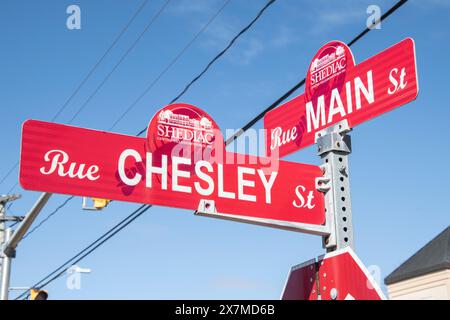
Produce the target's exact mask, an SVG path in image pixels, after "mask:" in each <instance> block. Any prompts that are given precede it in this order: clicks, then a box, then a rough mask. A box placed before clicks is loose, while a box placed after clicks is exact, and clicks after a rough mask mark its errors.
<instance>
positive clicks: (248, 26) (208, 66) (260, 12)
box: [136, 0, 276, 136]
mask: <svg viewBox="0 0 450 320" xmlns="http://www.w3.org/2000/svg"><path fill="white" fill-rule="evenodd" d="M275 1H276V0H269V1H268V2H267V3H266V4H265V5H264V7H262V9H261V10H259V12H258V14H257V15H256V16H255V18H254V19H253V20H252V21H250V23H249V24H248V25H246V26H245V27H244V28H243V29H242V30H241V31H239V32H238V33H237V34H236V35H235V36H234V37H233V39H231V40H230V42H229V43H228V45H227V46H226V47H225V49H223V50H222V51H220V52H219V53H218V54H217V55H216V56H215V57H214V58H213V59H212V60H211V61H210V62H208V63H207V64H206V66H205V67H204V68H203V70H202V71H201V72H200V73H199V74H198V75H196V76H195V77H194V78H193V79H192V80H191V81H190V82H189V83H188V84H187V85H186V87H185V88H184V89H183V90H182V91H181V92H180V93H179V94H178V95H177V96H176V97H175V98H173V99H172V100H171V101H170V102H169V104H171V103H174V102H175V101H177V100H178V99H180V98H181V97H182V96H183V95H184V94H185V93H186V92H187V91H188V90H189V88H190V87H191V86H192V85H193V84H194V83H195V82H197V81H198V80H199V79H200V78H201V77H202V76H203V75H204V74H205V73H206V72H207V71H208V70H209V68H210V67H211V66H212V65H213V64H214V63H215V62H216V61H217V60H218V59H219V58H220V57H222V56H223V55H224V54H225V53H226V52H227V51H228V50H229V49H230V48H231V47H232V46H233V44H234V43H235V42H236V40H237V39H239V38H240V37H241V36H242V35H243V34H245V33H246V32H247V31H248V30H249V29H250V28H251V27H252V26H253V25H254V24H255V22H256V21H258V19H259V18H261V16H262V14H263V13H264V11H266V10H267V8H269V7H270V6H271V5H272V4H273V3H274V2H275ZM146 130H147V127H145V128H144V129H142V130H141V131H139V132H138V133H137V134H136V136H140V135H141V134H143V133H144V132H145V131H146Z"/></svg>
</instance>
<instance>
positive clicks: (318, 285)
mask: <svg viewBox="0 0 450 320" xmlns="http://www.w3.org/2000/svg"><path fill="white" fill-rule="evenodd" d="M282 299H284V300H316V299H321V300H384V299H386V298H385V296H384V294H383V292H382V291H381V289H380V287H379V286H378V284H377V283H376V281H375V280H374V279H373V277H372V276H371V275H370V273H369V271H368V270H367V269H366V267H365V266H364V264H363V263H362V262H361V260H359V258H358V257H357V256H356V254H355V252H354V251H353V250H352V249H351V248H350V247H347V248H344V249H341V250H337V251H334V252H331V253H328V254H326V255H324V256H323V257H319V259H318V261H317V262H315V260H314V259H313V260H310V261H307V262H306V263H304V264H301V265H299V266H296V267H293V268H292V269H291V271H290V273H289V276H288V280H287V282H286V285H285V288H284V290H283V294H282Z"/></svg>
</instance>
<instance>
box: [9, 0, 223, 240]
mask: <svg viewBox="0 0 450 320" xmlns="http://www.w3.org/2000/svg"><path fill="white" fill-rule="evenodd" d="M230 1H231V0H226V1H225V2H224V4H223V5H222V6H221V7H220V8H219V10H218V11H217V12H215V14H213V15H212V16H211V18H210V19H209V20H208V21H207V23H206V24H205V25H204V26H203V27H202V28H201V29H200V31H199V32H198V33H197V34H196V35H195V36H194V37H193V38H192V39H191V41H190V42H189V43H188V44H187V45H186V46H185V47H184V48H183V49H182V50H181V51H180V52H179V53H178V54H177V56H176V57H175V58H174V59H173V60H172V61H171V62H170V63H169V64H168V65H167V66H166V68H164V70H163V71H162V72H161V73H160V75H159V76H158V77H157V78H156V79H155V80H154V81H153V82H152V84H151V85H150V86H149V87H148V88H147V89H146V92H148V90H150V89H151V87H152V86H153V85H154V84H156V82H157V81H158V80H159V79H160V78H161V77H162V76H163V75H164V73H166V72H167V71H168V70H169V69H170V67H172V66H173V65H174V64H175V62H176V61H177V60H178V59H179V58H180V57H181V56H182V55H183V54H184V53H185V52H186V50H187V49H188V48H189V47H190V46H191V45H192V44H193V43H194V42H195V40H196V39H197V38H198V37H199V36H200V34H202V33H203V32H204V31H205V30H206V29H207V28H208V26H209V25H210V24H211V23H212V22H213V21H214V20H215V19H216V18H217V16H218V15H219V14H220V13H221V12H222V11H223V9H225V7H226V6H227V5H228V4H229V2H230ZM166 4H167V2H166ZM163 8H164V7H163ZM163 8H162V9H163ZM162 9H161V10H160V12H162ZM147 29H148V28H147ZM142 35H143V34H142ZM110 74H111V73H110ZM141 97H142V96H141ZM136 103H137V101H136ZM128 111H129V110H126V111H125V112H124V113H123V114H122V115H121V116H120V117H119V118H118V119H117V120H116V122H114V124H113V126H112V127H111V128H113V127H114V126H115V125H116V124H117V123H118V122H119V121H120V120H121V119H122V118H123V117H124V115H125V114H126V113H127V112H128ZM109 130H111V129H109ZM16 185H17V184H16ZM73 198H74V197H73V196H72V197H69V198H67V200H66V201H65V202H64V203H63V204H61V205H60V206H59V207H57V208H56V209H55V210H54V211H53V212H52V213H50V214H49V215H48V216H47V217H46V218H45V219H44V220H42V221H41V222H40V223H39V225H37V226H36V227H35V228H34V229H33V230H31V231H30V232H28V233H27V234H26V235H25V236H24V237H23V239H25V238H26V237H27V236H28V235H29V234H31V233H32V232H34V231H36V229H38V228H39V227H41V226H42V224H43V223H45V222H46V221H47V220H48V219H50V218H51V217H52V216H54V215H55V214H56V213H57V212H58V211H59V210H61V209H62V208H63V207H64V206H65V205H66V204H67V203H68V202H69V201H70V200H72V199H73Z"/></svg>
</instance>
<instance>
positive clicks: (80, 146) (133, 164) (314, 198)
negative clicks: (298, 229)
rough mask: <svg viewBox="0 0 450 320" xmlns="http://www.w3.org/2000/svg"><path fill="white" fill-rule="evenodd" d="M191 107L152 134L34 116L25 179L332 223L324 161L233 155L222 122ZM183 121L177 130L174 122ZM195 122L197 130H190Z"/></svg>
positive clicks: (61, 189) (42, 187) (141, 199)
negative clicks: (319, 183) (323, 185)
mask: <svg viewBox="0 0 450 320" xmlns="http://www.w3.org/2000/svg"><path fill="white" fill-rule="evenodd" d="M183 108H184V109H186V108H188V107H186V105H181V106H180V105H178V104H177V107H174V108H172V109H170V110H169V109H164V110H163V111H161V112H160V113H159V114H158V115H157V116H155V118H156V119H157V120H158V121H159V122H158V123H159V124H158V127H157V129H155V130H152V129H151V128H149V137H147V139H146V138H139V137H133V136H127V135H121V134H116V133H109V132H103V131H97V130H90V129H83V128H78V127H73V126H67V125H61V124H55V123H49V122H43V121H36V120H28V121H26V122H25V123H24V125H23V130H22V149H21V161H20V183H21V185H22V187H23V188H24V189H28V190H36V191H44V192H51V193H62V194H70V195H77V196H85V197H95V198H102V199H111V200H119V201H129V202H138V203H147V204H154V205H162V206H170V207H176V208H183V209H191V210H197V209H198V206H199V203H200V202H201V201H202V200H212V201H214V202H215V206H216V208H217V210H218V212H220V213H222V214H224V215H227V214H230V215H239V216H243V217H247V218H255V219H266V220H273V221H282V222H284V223H292V224H295V223H305V224H312V225H319V226H320V225H323V224H324V223H325V208H324V206H325V204H324V195H323V193H322V192H319V191H318V190H317V189H316V184H315V183H316V179H317V178H319V177H321V176H322V170H321V169H320V168H319V167H318V166H314V165H307V164H299V163H293V162H288V161H279V159H272V160H273V161H272V160H271V159H268V158H261V157H256V156H249V155H241V154H235V153H229V152H226V151H225V148H224V144H223V140H221V139H222V137H221V135H220V136H219V134H220V132H219V134H217V133H215V132H213V131H210V129H211V130H212V127H214V126H215V123H213V121H212V120H208V119H206V120H205V117H206V115H205V114H202V113H201V111H199V109H198V108H196V109H194V108H195V107H193V106H189V108H190V109H189V110H191V111H192V110H194V111H195V114H200V115H201V116H200V117H199V119H200V120H199V121H192V117H193V116H192V115H191V118H189V117H188V116H183V115H181V114H180V115H178V114H177V112H179V110H181V109H183ZM184 109H183V110H184ZM155 118H154V119H155ZM153 121H154V120H152V123H153ZM175 121H178V122H177V127H174V126H172V127H170V126H171V125H172V124H173V123H175ZM172 122H173V123H172ZM191 124H192V125H193V126H194V127H195V130H191V131H186V130H188V129H187V128H188V127H189V126H190V125H191ZM160 125H161V126H160ZM205 128H206V129H205ZM175 129H177V130H175ZM160 133H162V136H161V137H160V136H158V134H160ZM168 133H170V134H176V135H177V137H176V142H173V139H172V138H171V139H169V140H167V141H165V140H163V139H162V138H164V137H165V136H166V135H167V134H168ZM185 138H186V139H189V141H187V140H186V141H184V143H180V139H185ZM192 139H198V141H200V140H201V141H207V142H208V143H209V142H210V141H213V140H214V141H216V142H217V141H218V145H219V147H217V148H216V149H211V150H212V151H211V150H210V148H209V145H208V146H207V147H204V144H202V143H198V141H196V143H195V144H194V143H193V144H189V143H188V142H191V141H192ZM186 146H187V147H188V148H186ZM198 146H200V147H201V148H200V151H201V152H200V156H201V157H200V158H199V159H197V158H196V156H197V155H198V154H197V153H196V152H197V151H198V150H197V149H198V148H197V147H198ZM191 147H192V149H191ZM194 149H195V152H194V151H192V150H194ZM186 151H187V153H185V152H186ZM206 151H210V153H207V152H206ZM222 152H223V153H222Z"/></svg>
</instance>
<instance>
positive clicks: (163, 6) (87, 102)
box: [69, 0, 171, 124]
mask: <svg viewBox="0 0 450 320" xmlns="http://www.w3.org/2000/svg"><path fill="white" fill-rule="evenodd" d="M170 1H171V0H166V2H165V3H164V4H163V5H162V6H161V8H160V9H159V10H158V12H157V13H156V14H155V15H154V16H153V18H152V19H151V20H150V21H149V23H148V24H147V25H146V26H145V28H144V30H142V32H141V33H140V34H139V36H138V37H137V38H136V40H135V41H134V42H133V43H132V44H131V46H130V47H128V49H127V51H125V53H124V54H123V55H122V56H121V57H120V59H119V60H118V61H117V63H116V64H115V65H114V67H113V68H112V69H111V71H110V72H109V73H108V74H107V75H106V77H105V78H103V80H102V82H100V84H99V85H98V86H97V87H96V88H95V90H94V91H93V92H92V93H91V95H90V96H89V97H88V98H87V99H86V101H85V102H84V103H83V104H82V105H81V107H80V108H78V110H77V111H76V112H75V114H74V115H73V116H72V118H70V121H69V124H71V123H73V121H74V120H75V119H76V118H77V117H78V115H79V114H80V113H81V112H82V111H83V110H84V108H86V106H87V105H88V104H89V102H91V100H92V98H93V97H94V96H95V95H96V94H97V93H98V92H99V90H100V89H101V88H102V87H103V86H104V85H105V83H106V82H107V81H108V80H109V78H110V77H111V75H112V74H113V73H114V72H115V71H116V69H117V68H118V67H119V66H120V65H121V64H122V62H123V61H124V60H125V58H126V57H127V56H128V55H129V54H130V52H131V51H133V49H134V48H135V47H136V46H137V44H138V43H139V41H141V39H142V38H143V37H144V35H145V34H146V33H147V31H148V30H149V29H150V27H151V26H152V25H153V24H154V23H155V21H156V20H157V19H158V18H159V17H160V16H161V14H162V13H163V11H164V10H165V9H166V7H167V6H168V5H169V3H170Z"/></svg>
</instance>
